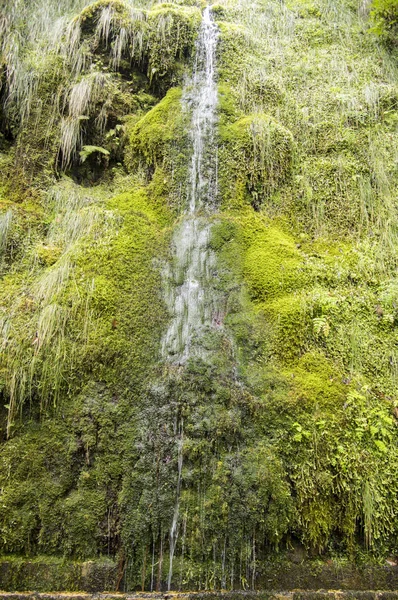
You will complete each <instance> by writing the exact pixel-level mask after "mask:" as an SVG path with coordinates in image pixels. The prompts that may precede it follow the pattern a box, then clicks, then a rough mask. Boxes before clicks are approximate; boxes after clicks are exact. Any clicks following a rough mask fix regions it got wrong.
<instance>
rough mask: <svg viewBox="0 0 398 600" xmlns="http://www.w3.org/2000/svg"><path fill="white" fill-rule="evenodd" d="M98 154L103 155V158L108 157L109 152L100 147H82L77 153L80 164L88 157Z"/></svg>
mask: <svg viewBox="0 0 398 600" xmlns="http://www.w3.org/2000/svg"><path fill="white" fill-rule="evenodd" d="M96 152H98V153H99V154H103V155H104V156H109V155H110V152H109V150H106V149H105V148H101V146H83V149H82V150H81V151H80V152H79V155H80V159H81V161H82V163H84V162H86V160H87V159H88V157H89V156H91V155H92V154H95V153H96Z"/></svg>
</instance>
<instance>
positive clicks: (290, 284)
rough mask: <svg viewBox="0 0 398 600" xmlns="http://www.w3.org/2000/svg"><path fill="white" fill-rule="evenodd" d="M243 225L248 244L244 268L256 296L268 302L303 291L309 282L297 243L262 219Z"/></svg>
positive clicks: (252, 292)
mask: <svg viewBox="0 0 398 600" xmlns="http://www.w3.org/2000/svg"><path fill="white" fill-rule="evenodd" d="M243 225H244V227H245V229H244V235H245V237H246V238H247V244H248V246H247V250H246V253H245V259H244V267H243V268H244V275H245V279H246V281H247V284H248V286H249V290H250V292H251V294H252V297H253V298H254V299H255V300H257V301H264V300H267V299H270V298H272V297H274V296H283V295H286V294H288V293H290V292H293V291H295V290H298V289H300V288H302V287H303V286H304V285H305V283H306V282H307V281H308V279H307V274H306V272H305V268H304V262H303V260H302V257H301V255H300V252H299V251H298V250H297V247H296V244H295V243H294V240H293V239H292V238H291V237H290V236H289V235H288V234H285V233H284V232H283V231H281V230H280V229H278V228H276V227H273V226H272V225H268V224H267V223H266V222H264V221H263V220H262V219H261V217H254V216H253V217H252V218H251V219H250V221H247V222H246V223H245V222H243ZM250 226H251V227H250ZM249 227H250V229H251V231H250V229H249ZM249 235H250V238H249V237H248V236H249Z"/></svg>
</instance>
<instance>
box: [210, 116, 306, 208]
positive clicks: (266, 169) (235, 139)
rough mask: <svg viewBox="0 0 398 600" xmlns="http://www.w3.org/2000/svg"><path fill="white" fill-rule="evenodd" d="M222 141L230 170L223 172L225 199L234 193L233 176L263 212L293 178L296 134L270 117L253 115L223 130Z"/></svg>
mask: <svg viewBox="0 0 398 600" xmlns="http://www.w3.org/2000/svg"><path fill="white" fill-rule="evenodd" d="M221 142H222V149H221V156H222V160H223V161H225V164H228V165H229V169H230V170H229V169H227V168H225V169H223V170H222V172H221V177H222V179H223V180H224V181H223V182H222V185H223V189H224V193H225V196H226V197H228V195H230V194H232V193H233V192H232V190H231V176H232V178H234V179H235V180H237V181H238V182H239V184H240V185H244V186H245V188H246V193H247V195H248V196H249V201H250V202H251V204H252V205H253V206H254V207H255V208H256V209H259V207H260V206H261V205H262V204H263V202H264V201H265V199H266V198H267V197H268V196H269V195H270V194H271V193H272V192H274V191H275V190H276V189H277V188H278V186H280V185H281V183H282V182H284V183H285V182H286V181H287V180H288V178H289V175H290V172H291V168H292V161H293V150H294V143H293V136H292V134H291V133H290V132H289V131H288V130H287V129H286V128H284V127H283V126H282V125H281V124H280V123H278V122H277V121H275V120H274V119H273V118H272V117H270V116H268V115H265V114H259V115H250V116H245V117H243V118H241V119H239V120H238V121H237V122H235V123H233V124H231V125H227V126H226V127H223V128H222V130H221ZM232 165H233V166H232ZM239 184H238V185H239ZM235 186H236V183H235ZM228 188H229V189H228ZM230 190H231V191H230Z"/></svg>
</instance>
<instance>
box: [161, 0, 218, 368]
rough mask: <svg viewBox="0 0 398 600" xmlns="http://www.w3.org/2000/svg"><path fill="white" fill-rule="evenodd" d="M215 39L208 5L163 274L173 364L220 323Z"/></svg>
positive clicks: (197, 350)
mask: <svg viewBox="0 0 398 600" xmlns="http://www.w3.org/2000/svg"><path fill="white" fill-rule="evenodd" d="M217 38H218V29H217V26H216V25H215V23H214V21H213V18H212V14H211V11H210V9H209V8H208V7H207V8H206V9H205V10H204V13H203V20H202V26H201V29H200V33H199V36H198V41H197V45H196V59H195V66H194V72H193V77H192V80H191V82H190V85H189V86H187V88H186V91H185V95H184V101H185V102H186V104H187V105H188V107H189V108H190V110H191V111H192V122H191V140H192V148H193V152H192V161H191V166H190V171H189V189H188V202H187V205H188V206H187V211H186V213H185V214H184V216H183V219H182V221H181V223H180V225H179V227H177V229H176V232H175V234H174V238H173V245H174V260H173V263H172V265H170V266H168V267H167V268H166V269H165V273H164V283H165V289H166V302H167V305H168V308H169V311H170V313H171V315H172V320H171V323H170V325H169V328H168V330H167V332H166V334H165V336H164V338H163V341H162V353H163V356H164V357H165V358H166V359H167V360H169V361H171V362H174V363H177V364H184V363H185V362H186V360H187V359H188V358H189V357H190V356H192V355H196V356H201V355H203V353H204V347H203V344H202V343H201V341H202V340H203V336H204V334H205V332H206V331H208V330H209V329H211V328H215V327H219V326H220V323H219V320H218V318H217V316H216V315H217V314H219V312H220V311H219V310H218V309H217V306H218V300H217V294H215V292H214V289H213V288H212V279H213V278H214V273H215V257H214V255H213V253H212V252H211V250H210V248H209V240H210V232H211V219H210V215H211V213H212V211H213V210H214V207H215V204H216V198H217V146H216V141H215V124H216V120H217V85H216V78H215V57H216V47H217Z"/></svg>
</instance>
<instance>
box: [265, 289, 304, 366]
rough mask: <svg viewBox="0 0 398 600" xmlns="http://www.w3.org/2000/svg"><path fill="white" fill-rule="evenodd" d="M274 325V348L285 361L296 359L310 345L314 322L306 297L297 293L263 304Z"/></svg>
mask: <svg viewBox="0 0 398 600" xmlns="http://www.w3.org/2000/svg"><path fill="white" fill-rule="evenodd" d="M261 310H262V311H263V312H264V314H265V315H266V318H267V319H268V320H269V321H270V322H271V323H272V327H273V335H274V339H273V348H274V353H275V355H276V356H278V357H279V358H281V359H282V360H283V361H287V362H288V361H296V360H297V359H298V358H299V357H300V356H301V354H303V352H304V351H305V349H306V348H307V346H308V343H309V342H308V337H309V334H310V332H311V328H312V323H311V320H310V317H309V314H308V308H307V302H306V297H305V295H303V294H300V293H296V294H292V295H290V296H282V297H281V298H277V299H274V300H271V301H269V302H267V303H266V304H264V305H262V306H261Z"/></svg>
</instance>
